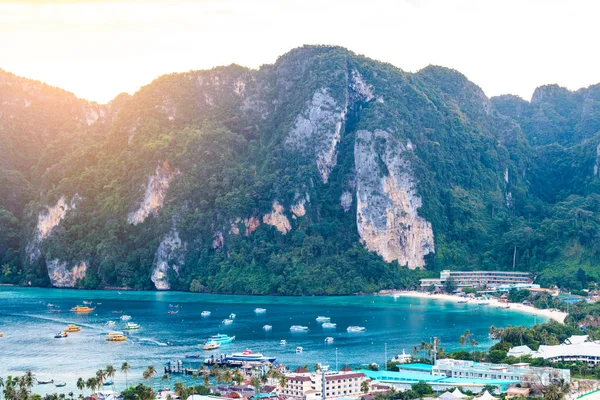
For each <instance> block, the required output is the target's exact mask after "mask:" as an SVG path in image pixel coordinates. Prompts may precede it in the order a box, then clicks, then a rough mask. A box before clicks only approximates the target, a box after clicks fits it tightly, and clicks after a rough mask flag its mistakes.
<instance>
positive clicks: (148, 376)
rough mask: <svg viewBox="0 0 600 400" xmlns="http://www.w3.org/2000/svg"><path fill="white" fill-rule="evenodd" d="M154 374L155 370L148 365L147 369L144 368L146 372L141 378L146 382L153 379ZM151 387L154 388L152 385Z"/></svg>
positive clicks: (152, 366)
mask: <svg viewBox="0 0 600 400" xmlns="http://www.w3.org/2000/svg"><path fill="white" fill-rule="evenodd" d="M154 374H156V368H154V365H149V366H148V368H146V370H145V371H144V373H143V374H142V377H143V378H144V380H145V381H147V380H149V379H152V378H154ZM152 386H154V384H153V385H152Z"/></svg>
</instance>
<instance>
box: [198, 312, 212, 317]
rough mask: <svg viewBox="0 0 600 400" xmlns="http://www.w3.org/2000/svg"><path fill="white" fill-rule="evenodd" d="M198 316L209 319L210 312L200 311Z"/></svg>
mask: <svg viewBox="0 0 600 400" xmlns="http://www.w3.org/2000/svg"><path fill="white" fill-rule="evenodd" d="M200 315H202V316H203V317H210V311H202V313H201V314H200Z"/></svg>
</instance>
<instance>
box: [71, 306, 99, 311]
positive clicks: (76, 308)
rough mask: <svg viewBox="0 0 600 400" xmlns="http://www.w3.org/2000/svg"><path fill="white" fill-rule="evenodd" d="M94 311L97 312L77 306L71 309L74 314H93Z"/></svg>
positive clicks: (86, 307)
mask: <svg viewBox="0 0 600 400" xmlns="http://www.w3.org/2000/svg"><path fill="white" fill-rule="evenodd" d="M94 310H95V309H94V308H91V307H88V306H75V307H73V308H71V312H74V313H91V312H92V311H94Z"/></svg>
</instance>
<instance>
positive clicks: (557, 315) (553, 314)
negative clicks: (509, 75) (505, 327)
mask: <svg viewBox="0 0 600 400" xmlns="http://www.w3.org/2000/svg"><path fill="white" fill-rule="evenodd" d="M390 294H391V295H392V296H394V297H412V298H419V299H431V300H442V301H449V302H453V303H458V302H459V301H460V300H464V299H465V298H464V297H460V296H456V295H453V294H431V293H424V292H417V291H392V292H391V293H390ZM506 304H508V305H509V306H510V308H508V309H507V310H508V311H511V310H512V311H521V312H524V313H527V314H532V315H538V316H541V317H546V318H548V319H551V320H554V321H557V322H559V323H561V324H564V323H565V318H566V317H567V315H568V314H567V313H566V312H563V311H559V310H549V309H541V308H535V307H533V306H526V305H523V304H520V303H501V302H499V301H498V300H496V299H490V300H488V305H486V306H484V307H498V306H501V305H506Z"/></svg>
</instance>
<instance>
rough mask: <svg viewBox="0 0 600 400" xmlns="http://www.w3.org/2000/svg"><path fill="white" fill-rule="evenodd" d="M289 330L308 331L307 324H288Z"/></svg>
mask: <svg viewBox="0 0 600 400" xmlns="http://www.w3.org/2000/svg"><path fill="white" fill-rule="evenodd" d="M290 331H292V332H308V326H302V325H292V326H290Z"/></svg>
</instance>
